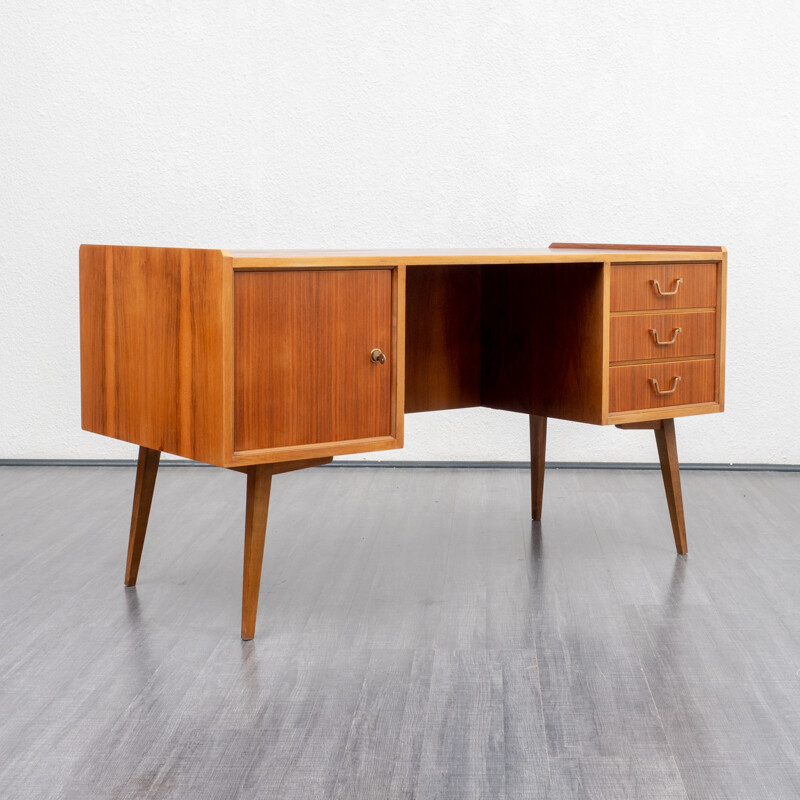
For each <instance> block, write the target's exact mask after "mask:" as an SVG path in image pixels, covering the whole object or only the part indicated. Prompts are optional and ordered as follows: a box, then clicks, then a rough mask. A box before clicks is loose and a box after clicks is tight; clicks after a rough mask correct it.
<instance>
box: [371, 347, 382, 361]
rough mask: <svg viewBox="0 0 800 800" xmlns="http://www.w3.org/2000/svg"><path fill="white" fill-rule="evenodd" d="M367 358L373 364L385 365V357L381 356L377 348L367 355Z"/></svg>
mask: <svg viewBox="0 0 800 800" xmlns="http://www.w3.org/2000/svg"><path fill="white" fill-rule="evenodd" d="M369 358H370V361H372V363H373V364H385V363H386V356H385V355H384V354H383V351H382V350H379V349H378V348H377V347H376V348H375V349H374V350H373V351H372V352H371V353H370V354H369Z"/></svg>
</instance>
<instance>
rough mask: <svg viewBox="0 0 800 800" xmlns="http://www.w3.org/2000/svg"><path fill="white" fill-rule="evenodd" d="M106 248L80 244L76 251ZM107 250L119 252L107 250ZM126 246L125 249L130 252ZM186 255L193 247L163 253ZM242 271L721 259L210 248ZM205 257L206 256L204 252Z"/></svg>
mask: <svg viewBox="0 0 800 800" xmlns="http://www.w3.org/2000/svg"><path fill="white" fill-rule="evenodd" d="M98 246H99V247H103V246H109V245H82V247H98ZM110 246H111V247H124V246H122V245H110ZM134 248H135V246H131V247H130V249H134ZM163 249H164V250H192V249H199V248H163ZM210 251H211V252H216V253H219V254H221V255H222V256H223V257H228V258H231V259H233V260H234V262H238V263H239V264H240V265H241V264H246V265H248V266H258V265H263V266H269V265H274V266H291V265H296V266H301V265H303V264H305V265H308V266H316V265H321V264H325V263H328V262H329V263H331V264H337V265H338V264H342V263H345V262H348V263H353V264H362V265H365V264H406V265H436V264H453V265H457V264H507V263H532V264H536V263H542V264H544V263H586V262H594V261H597V262H602V261H614V262H620V261H642V260H645V261H713V260H717V259H720V258H722V257H723V255H725V254H726V252H727V251H726V249H725V248H724V247H721V248H720V249H719V250H709V249H705V250H645V249H641V250H639V249H637V250H620V249H614V248H611V247H608V248H607V249H585V248H566V247H558V248H469V249H457V248H456V249H435V248H430V249H428V248H421V249H396V250H395V249H364V250H355V249H348V250H333V249H331V250H227V249H221V248H210ZM206 252H208V251H206Z"/></svg>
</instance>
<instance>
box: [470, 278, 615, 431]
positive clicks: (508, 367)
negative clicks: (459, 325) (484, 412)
mask: <svg viewBox="0 0 800 800" xmlns="http://www.w3.org/2000/svg"><path fill="white" fill-rule="evenodd" d="M482 294H483V304H482V305H483V311H482V313H483V325H482V327H483V342H482V357H481V361H482V399H483V403H482V404H483V405H485V406H488V407H490V408H498V409H503V410H506V411H520V412H524V413H530V414H537V415H540V416H545V417H556V418H559V419H569V420H574V421H576V422H590V423H595V424H602V422H603V376H604V363H605V362H604V359H605V353H604V347H605V346H606V345H605V341H606V338H607V332H606V325H605V314H604V302H606V301H605V297H604V294H605V284H604V265H603V264H598V263H584V264H558V265H554V264H526V265H517V264H509V265H505V266H492V267H487V268H485V269H484V271H483V289H482Z"/></svg>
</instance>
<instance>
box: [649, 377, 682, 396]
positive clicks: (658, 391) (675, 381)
mask: <svg viewBox="0 0 800 800" xmlns="http://www.w3.org/2000/svg"><path fill="white" fill-rule="evenodd" d="M648 380H649V381H650V385H651V386H652V387H653V391H654V392H655V393H656V394H673V393H674V391H675V390H676V389H677V388H678V384H679V383H680V382H681V376H680V375H676V376H675V377H674V378H673V379H672V388H671V389H661V388H659V385H658V381H657V380H656V379H655V378H648Z"/></svg>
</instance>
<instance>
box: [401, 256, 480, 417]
mask: <svg viewBox="0 0 800 800" xmlns="http://www.w3.org/2000/svg"><path fill="white" fill-rule="evenodd" d="M405 359H406V361H405V363H406V369H405V377H406V384H405V410H406V411H407V412H414V411H435V410H439V409H446V408H468V407H470V406H478V405H480V404H481V267H480V266H469V267H465V266H460V265H448V266H430V265H429V266H423V267H408V268H407V273H406V356H405Z"/></svg>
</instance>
